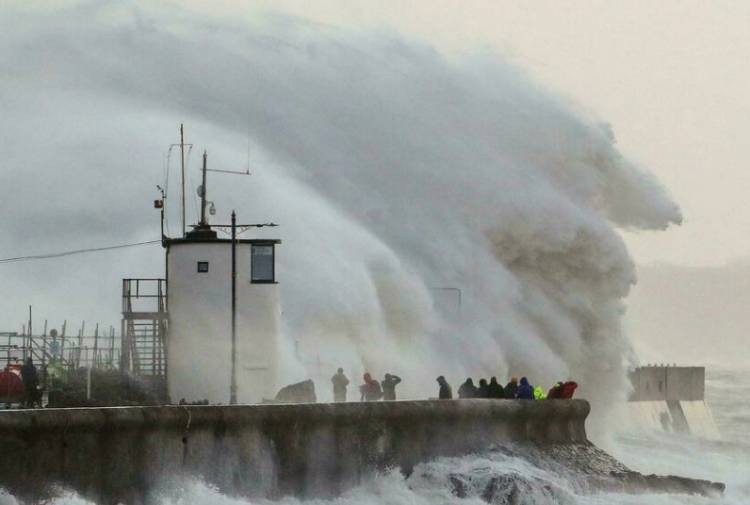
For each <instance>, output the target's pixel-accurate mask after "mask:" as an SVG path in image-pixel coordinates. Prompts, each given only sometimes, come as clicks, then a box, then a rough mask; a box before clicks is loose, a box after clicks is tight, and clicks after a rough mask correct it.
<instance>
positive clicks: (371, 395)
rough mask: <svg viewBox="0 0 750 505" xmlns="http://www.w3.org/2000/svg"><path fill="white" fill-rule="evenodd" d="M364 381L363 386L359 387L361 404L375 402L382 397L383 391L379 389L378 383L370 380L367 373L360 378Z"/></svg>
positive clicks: (370, 377)
mask: <svg viewBox="0 0 750 505" xmlns="http://www.w3.org/2000/svg"><path fill="white" fill-rule="evenodd" d="M362 379H363V380H364V381H365V383H364V384H362V385H361V386H359V392H360V398H359V401H361V402H376V401H378V400H380V399H381V398H382V397H383V391H382V390H381V389H380V383H379V382H378V381H376V380H375V379H373V378H372V376H371V375H370V373H369V372H365V374H364V375H363V376H362Z"/></svg>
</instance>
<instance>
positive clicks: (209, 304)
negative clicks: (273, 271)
mask: <svg viewBox="0 0 750 505" xmlns="http://www.w3.org/2000/svg"><path fill="white" fill-rule="evenodd" d="M198 261H208V262H209V271H208V273H199V272H198V271H197V262H198ZM168 267H169V333H168V358H167V359H168V381H169V394H170V399H171V400H172V401H173V402H178V401H179V400H180V399H182V398H185V399H186V400H188V401H193V400H202V399H208V400H209V401H210V402H211V403H229V386H230V371H231V359H230V356H231V244H230V243H228V242H185V243H173V244H171V245H170V248H169V253H168ZM279 314H280V308H279V295H278V285H276V284H251V283H250V244H238V246H237V384H238V394H237V398H238V402H239V403H256V402H260V401H261V400H262V399H263V398H270V397H273V396H274V394H275V391H276V374H277V361H278V359H277V347H278V328H279Z"/></svg>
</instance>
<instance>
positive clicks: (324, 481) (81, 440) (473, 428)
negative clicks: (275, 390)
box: [0, 400, 590, 503]
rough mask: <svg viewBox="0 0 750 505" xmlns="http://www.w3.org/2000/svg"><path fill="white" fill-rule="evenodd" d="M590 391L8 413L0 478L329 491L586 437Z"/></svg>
mask: <svg viewBox="0 0 750 505" xmlns="http://www.w3.org/2000/svg"><path fill="white" fill-rule="evenodd" d="M589 409H590V407H589V404H588V403H587V402H586V401H584V400H550V401H544V402H530V401H521V400H458V401H399V402H378V403H346V404H294V405H239V406H161V407H113V408H83V409H44V410H26V411H0V447H2V449H3V453H4V457H3V458H0V487H4V488H6V489H8V490H9V491H11V492H12V493H13V494H15V495H16V496H19V497H22V498H26V499H29V500H34V501H36V500H38V499H41V498H43V497H44V496H47V495H48V494H49V493H50V490H51V488H52V486H54V485H62V486H64V487H66V488H71V489H74V490H75V491H77V492H78V493H80V494H81V495H83V496H85V497H87V498H90V499H93V500H95V501H96V502H97V503H117V502H124V503H144V502H148V501H149V497H150V496H152V493H153V492H154V491H157V490H158V489H159V487H160V485H161V484H162V483H163V482H164V481H165V480H168V479H170V478H172V477H181V476H190V477H198V478H201V479H204V480H205V481H207V482H209V483H211V484H213V485H215V486H217V487H218V488H219V489H220V490H221V491H222V492H225V493H228V494H237V495H244V496H250V497H252V496H263V497H268V498H278V497H281V496H284V495H287V494H293V495H296V496H300V497H307V496H331V495H335V494H338V493H340V492H341V491H342V490H344V489H346V488H348V487H351V486H354V485H356V484H357V483H358V482H360V479H361V477H362V476H363V475H366V474H368V473H371V472H374V471H377V470H383V469H387V468H392V467H400V468H401V469H402V471H403V472H404V473H406V474H408V473H409V472H410V471H411V469H412V468H413V466H414V465H416V464H417V463H420V462H423V461H426V460H429V459H431V458H435V457H439V456H456V455H462V454H469V453H472V452H475V451H479V450H482V449H486V448H488V447H490V446H491V445H492V444H495V443H498V444H501V443H504V442H523V441H534V442H537V443H542V444H545V443H548V444H587V443H588V442H587V440H586V432H585V428H584V423H585V419H586V416H587V415H588V413H589Z"/></svg>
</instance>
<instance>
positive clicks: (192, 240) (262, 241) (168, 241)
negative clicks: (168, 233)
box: [163, 237, 281, 248]
mask: <svg viewBox="0 0 750 505" xmlns="http://www.w3.org/2000/svg"><path fill="white" fill-rule="evenodd" d="M199 243H202V244H231V243H232V239H230V238H212V237H185V238H165V239H164V241H163V244H164V247H167V248H169V247H171V246H175V245H181V244H199ZM237 243H238V244H258V245H269V244H280V243H281V240H280V239H277V238H238V239H237Z"/></svg>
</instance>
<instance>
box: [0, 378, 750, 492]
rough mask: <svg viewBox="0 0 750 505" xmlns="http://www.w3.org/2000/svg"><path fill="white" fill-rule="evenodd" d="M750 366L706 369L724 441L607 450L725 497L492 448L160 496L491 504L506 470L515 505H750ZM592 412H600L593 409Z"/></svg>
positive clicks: (669, 439)
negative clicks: (490, 486) (716, 486)
mask: <svg viewBox="0 0 750 505" xmlns="http://www.w3.org/2000/svg"><path fill="white" fill-rule="evenodd" d="M748 395H750V370H746V369H745V370H738V369H727V368H710V369H709V370H708V373H707V382H706V399H707V403H708V405H709V407H710V408H711V410H712V411H713V415H714V417H715V420H716V424H717V425H718V428H719V430H720V432H721V436H722V438H721V440H705V439H700V438H696V437H692V436H690V435H682V434H672V433H657V432H644V431H641V430H633V431H628V432H625V433H619V434H616V435H615V436H614V442H613V444H612V447H609V448H608V449H609V450H610V452H612V453H613V455H614V456H616V457H617V458H618V459H620V460H621V461H622V462H624V463H625V464H626V465H628V466H629V467H630V468H631V469H633V470H636V471H639V472H641V473H657V474H663V475H681V476H686V477H693V478H699V479H708V480H713V481H721V482H725V483H726V485H727V490H726V493H725V495H724V496H723V497H721V498H706V497H701V496H686V495H670V494H632V495H631V494H619V493H593V494H591V493H587V492H582V491H581V489H583V488H585V485H584V484H583V478H581V479H580V481H579V480H578V479H577V477H576V475H575V474H572V473H567V474H566V473H565V472H560V471H559V470H557V471H556V470H551V469H550V466H549V465H545V464H540V462H538V461H537V462H533V461H529V460H527V459H524V458H523V457H519V456H516V455H512V454H507V453H505V452H499V451H493V452H489V453H486V454H477V455H472V456H465V457H461V458H441V459H438V460H435V461H431V462H428V463H423V464H421V465H418V466H417V467H416V468H415V470H414V472H413V473H412V475H411V476H410V477H409V478H404V477H403V476H402V475H401V473H400V472H399V471H398V470H394V471H392V472H390V473H387V474H383V475H376V476H372V477H370V478H368V479H367V480H366V481H365V482H363V483H362V484H361V485H360V486H358V487H356V488H354V489H351V490H349V491H347V492H345V493H344V494H343V495H342V496H340V497H337V498H335V499H314V500H300V499H297V498H294V497H287V498H283V499H281V500H280V501H279V502H271V501H269V500H258V499H253V500H247V499H243V498H238V497H229V496H225V495H223V494H222V493H221V492H219V491H218V490H217V489H215V488H213V487H211V486H208V485H206V484H203V483H201V482H199V481H193V482H187V483H182V485H180V486H171V487H169V488H168V489H167V488H165V489H164V490H163V491H162V492H161V493H160V495H159V498H158V502H159V503H161V504H163V505H187V504H196V505H208V504H227V505H229V504H238V505H240V504H249V503H255V504H260V503H262V504H267V505H270V504H271V503H280V504H281V505H303V504H304V505H327V504H330V505H365V504H393V505H423V504H424V505H428V504H429V505H436V504H457V503H461V504H466V505H469V504H474V503H476V504H480V503H487V501H485V500H486V498H487V497H486V496H483V490H484V488H485V485H486V483H487V482H488V481H489V480H490V479H492V478H493V477H498V476H505V477H506V478H513V479H514V482H516V483H517V484H516V486H515V487H516V488H517V491H516V493H514V494H512V495H510V494H508V495H506V494H502V493H498V494H496V495H495V496H493V497H492V498H491V501H490V503H494V504H506V503H507V504H509V505H510V504H513V505H553V504H562V505H579V504H580V505H597V504H602V505H603V504H622V505H671V504H674V505H677V504H694V505H713V504H717V505H718V504H722V505H747V504H750V443H748V441H747V440H746V437H745V434H746V433H747V432H748V430H750V405H748V403H747V402H746V401H745V399H746V398H747V397H748ZM592 415H596V412H593V413H592ZM456 475H461V476H464V477H468V478H469V480H470V482H473V483H475V485H474V486H473V487H472V485H469V486H468V487H467V489H466V490H465V494H464V496H463V497H459V496H457V495H456V490H455V486H454V483H453V480H452V477H454V476H456ZM16 503H17V501H16V500H15V498H14V497H12V496H10V495H8V494H1V495H0V504H2V505H11V504H12V505H15V504H16ZM52 503H54V504H55V505H79V504H86V503H89V502H87V501H86V500H84V499H83V498H81V497H79V496H77V495H75V494H74V493H68V494H65V495H63V496H61V497H58V498H56V499H54V500H52Z"/></svg>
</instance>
